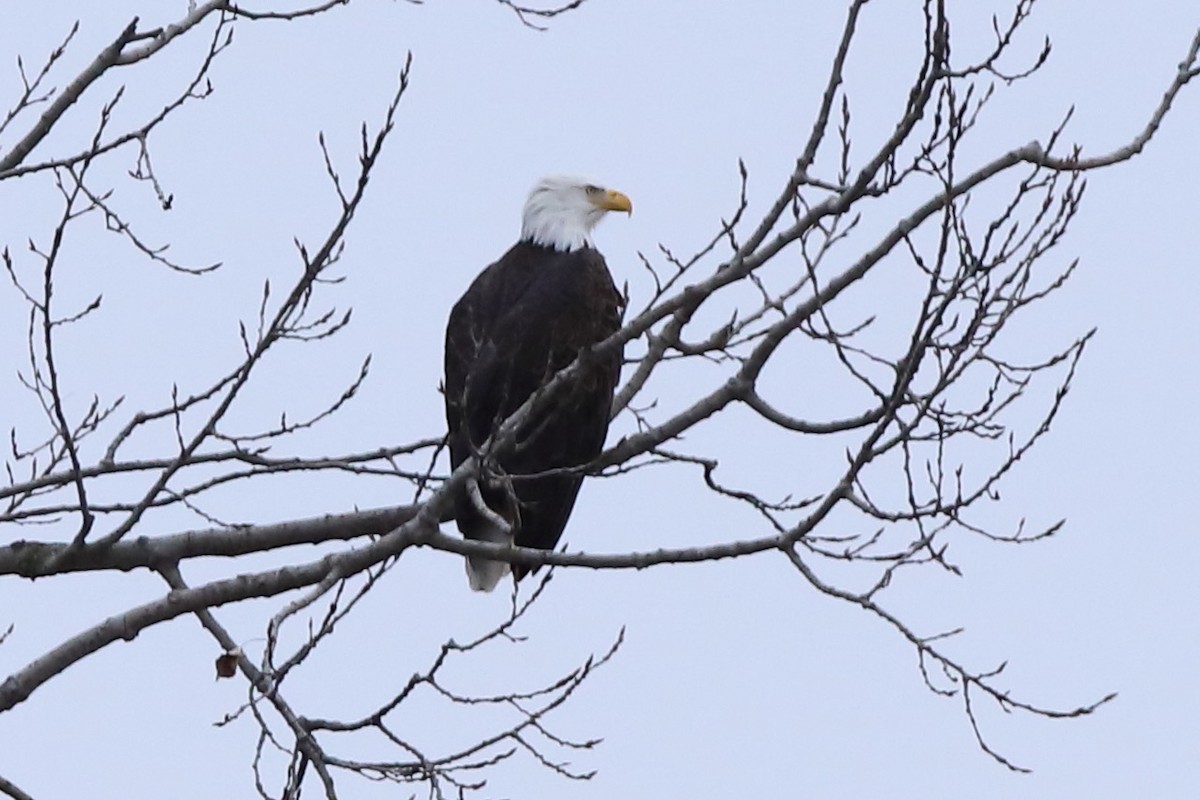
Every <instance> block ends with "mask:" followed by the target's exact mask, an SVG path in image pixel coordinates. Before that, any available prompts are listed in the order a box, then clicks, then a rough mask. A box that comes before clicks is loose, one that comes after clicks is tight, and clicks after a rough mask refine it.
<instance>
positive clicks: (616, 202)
mask: <svg viewBox="0 0 1200 800" xmlns="http://www.w3.org/2000/svg"><path fill="white" fill-rule="evenodd" d="M596 205H597V206H599V207H600V208H603V209H604V210H605V211H624V212H625V213H626V214H632V213H633V203H632V202H630V200H629V198H628V197H626V196H625V195H623V194H621V193H620V192H618V191H617V190H616V189H609V190H608V191H606V192H605V193H604V196H603V197H601V198H599V199H598V200H597V202H596Z"/></svg>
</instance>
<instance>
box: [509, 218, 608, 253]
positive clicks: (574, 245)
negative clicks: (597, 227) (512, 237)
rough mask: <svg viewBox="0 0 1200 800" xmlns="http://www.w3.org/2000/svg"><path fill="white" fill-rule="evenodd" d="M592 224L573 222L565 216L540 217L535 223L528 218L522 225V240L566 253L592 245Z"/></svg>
mask: <svg viewBox="0 0 1200 800" xmlns="http://www.w3.org/2000/svg"><path fill="white" fill-rule="evenodd" d="M590 228H591V226H590V225H589V226H586V227H585V226H583V225H578V224H571V222H570V221H569V220H566V219H563V218H561V217H560V218H557V219H550V218H547V219H540V220H537V221H536V222H535V223H534V224H530V222H529V221H528V220H526V222H525V224H524V225H522V226H521V241H523V242H528V243H530V244H535V245H538V246H540V247H547V248H549V249H551V250H560V251H563V252H566V253H569V252H571V251H572V250H581V249H583V248H585V247H592V236H591V232H590Z"/></svg>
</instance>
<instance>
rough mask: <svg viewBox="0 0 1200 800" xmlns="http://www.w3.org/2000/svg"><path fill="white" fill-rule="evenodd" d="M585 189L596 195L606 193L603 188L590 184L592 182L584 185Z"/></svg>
mask: <svg viewBox="0 0 1200 800" xmlns="http://www.w3.org/2000/svg"><path fill="white" fill-rule="evenodd" d="M583 190H584V191H585V192H587V193H588V194H590V195H592V196H595V195H598V194H604V190H603V189H601V188H600V187H599V186H594V185H593V184H590V183H589V184H588V185H587V186H585V187H583Z"/></svg>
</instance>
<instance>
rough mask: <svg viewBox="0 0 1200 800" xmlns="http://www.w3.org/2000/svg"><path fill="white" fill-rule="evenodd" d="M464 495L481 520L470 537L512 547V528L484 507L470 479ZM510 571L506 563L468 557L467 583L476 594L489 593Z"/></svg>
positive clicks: (475, 486) (476, 484)
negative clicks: (480, 523)
mask: <svg viewBox="0 0 1200 800" xmlns="http://www.w3.org/2000/svg"><path fill="white" fill-rule="evenodd" d="M467 494H468V496H469V497H470V498H471V504H472V505H473V506H474V507H475V508H476V510H478V511H479V513H480V516H482V517H483V523H484V524H482V525H479V526H477V527H475V529H474V530H472V531H471V533H470V537H471V538H472V539H474V540H475V541H479V542H492V543H494V544H505V545H511V544H512V543H513V535H512V526H511V525H510V524H508V522H507V521H506V520H505V519H504V518H503V517H501V516H500V515H499V514H497V513H496V512H495V511H492V509H490V508H488V507H487V504H486V503H484V502H483V497H482V496H480V494H479V484H478V483H476V481H475V480H474V479H473V478H472V479H470V480H468V481H467ZM510 572H512V565H511V564H509V563H508V562H507V561H494V560H492V559H490V558H484V557H482V556H467V582H468V583H470V584H471V588H472V589H474V590H475V591H477V592H490V591H492V590H493V589H495V588H496V586H497V584H499V583H500V581H501V579H503V578H504V576H505V575H507V574H508V573H510Z"/></svg>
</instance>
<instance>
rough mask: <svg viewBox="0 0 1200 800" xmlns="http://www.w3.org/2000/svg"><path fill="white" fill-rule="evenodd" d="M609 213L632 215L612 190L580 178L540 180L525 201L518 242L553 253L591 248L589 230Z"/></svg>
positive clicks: (628, 204) (630, 205)
mask: <svg viewBox="0 0 1200 800" xmlns="http://www.w3.org/2000/svg"><path fill="white" fill-rule="evenodd" d="M609 211H624V212H625V213H627V214H632V213H633V203H631V202H629V198H628V197H626V196H625V195H623V194H621V193H620V192H618V191H617V190H615V189H605V188H604V187H603V186H597V185H596V184H594V183H589V182H588V181H585V180H583V179H582V178H572V177H568V176H565V175H552V176H550V177H548V178H542V180H541V181H539V182H538V185H537V186H535V187H533V191H532V192H530V193H529V199H528V200H526V201H525V213H524V215H523V216H522V218H521V239H522V240H523V241H526V242H532V243H533V244H540V245H542V246H543V247H551V248H553V249H555V250H567V251H570V250H578V249H579V248H581V247H591V246H592V235H591V234H592V228H594V227H595V226H596V223H597V222H599V221H600V218H601V217H603V216H604V215H605V214H606V213H608V212H609Z"/></svg>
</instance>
